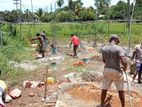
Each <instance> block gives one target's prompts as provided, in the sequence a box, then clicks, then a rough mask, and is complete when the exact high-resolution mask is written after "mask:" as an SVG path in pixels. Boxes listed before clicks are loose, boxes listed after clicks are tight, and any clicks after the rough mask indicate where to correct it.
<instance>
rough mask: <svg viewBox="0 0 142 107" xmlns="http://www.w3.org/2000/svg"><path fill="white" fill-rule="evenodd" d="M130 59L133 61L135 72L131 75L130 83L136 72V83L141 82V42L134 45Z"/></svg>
mask: <svg viewBox="0 0 142 107" xmlns="http://www.w3.org/2000/svg"><path fill="white" fill-rule="evenodd" d="M132 60H133V61H134V63H135V68H136V70H135V72H134V75H133V80H132V83H133V82H134V80H135V77H136V76H137V74H138V83H139V84H140V83H141V74H142V43H141V44H138V45H136V46H135V50H134V51H133V56H132Z"/></svg>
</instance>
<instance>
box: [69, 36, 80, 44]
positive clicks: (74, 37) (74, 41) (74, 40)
mask: <svg viewBox="0 0 142 107" xmlns="http://www.w3.org/2000/svg"><path fill="white" fill-rule="evenodd" d="M71 41H72V43H73V45H74V46H78V45H79V39H78V37H76V36H72V37H71Z"/></svg>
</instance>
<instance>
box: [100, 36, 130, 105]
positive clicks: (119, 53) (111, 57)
mask: <svg viewBox="0 0 142 107" xmlns="http://www.w3.org/2000/svg"><path fill="white" fill-rule="evenodd" d="M109 42H110V43H109V44H107V45H106V46H104V47H103V48H102V57H103V62H104V63H105V66H104V72H103V82H102V85H103V86H102V93H101V107H105V100H106V94H107V90H108V89H109V88H110V86H111V84H112V82H114V83H115V86H116V88H117V90H118V93H119V98H120V101H121V107H125V97H124V91H123V90H124V77H123V72H122V69H121V68H123V71H124V72H125V71H126V69H127V63H126V60H125V58H124V51H123V49H122V48H121V47H120V46H118V43H119V42H120V41H119V37H118V36H117V35H112V36H111V37H110V40H109ZM121 64H122V67H121V66H120V65H121Z"/></svg>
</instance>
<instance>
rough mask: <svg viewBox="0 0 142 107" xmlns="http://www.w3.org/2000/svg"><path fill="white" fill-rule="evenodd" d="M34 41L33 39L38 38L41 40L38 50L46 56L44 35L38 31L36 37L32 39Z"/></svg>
mask: <svg viewBox="0 0 142 107" xmlns="http://www.w3.org/2000/svg"><path fill="white" fill-rule="evenodd" d="M31 40H32V41H33V40H38V41H39V44H38V47H37V49H36V50H37V51H38V52H39V54H42V58H44V57H45V50H46V47H45V42H44V39H43V37H42V36H41V35H40V34H39V33H37V34H36V37H35V38H33V39H31Z"/></svg>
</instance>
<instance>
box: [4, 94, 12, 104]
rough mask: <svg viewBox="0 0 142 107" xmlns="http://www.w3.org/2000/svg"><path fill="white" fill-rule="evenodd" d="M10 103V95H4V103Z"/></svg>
mask: <svg viewBox="0 0 142 107" xmlns="http://www.w3.org/2000/svg"><path fill="white" fill-rule="evenodd" d="M11 101H12V98H11V97H10V95H6V97H5V102H6V103H9V102H11Z"/></svg>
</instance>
